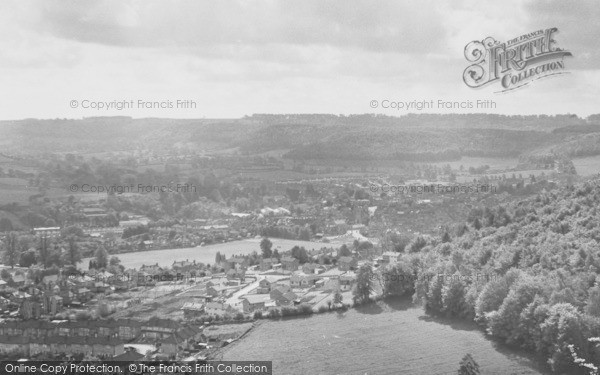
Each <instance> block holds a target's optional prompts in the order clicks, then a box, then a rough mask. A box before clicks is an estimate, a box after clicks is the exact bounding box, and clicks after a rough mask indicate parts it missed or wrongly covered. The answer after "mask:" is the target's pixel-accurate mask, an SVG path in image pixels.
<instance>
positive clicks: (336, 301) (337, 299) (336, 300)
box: [333, 290, 344, 305]
mask: <svg viewBox="0 0 600 375" xmlns="http://www.w3.org/2000/svg"><path fill="white" fill-rule="evenodd" d="M343 300H344V296H343V295H342V293H340V291H339V290H338V291H336V292H335V294H334V295H333V303H334V304H335V305H340V304H341V303H342V301H343Z"/></svg>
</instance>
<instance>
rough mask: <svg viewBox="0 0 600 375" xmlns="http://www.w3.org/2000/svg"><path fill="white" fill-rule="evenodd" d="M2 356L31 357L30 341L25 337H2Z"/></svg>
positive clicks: (0, 337)
mask: <svg viewBox="0 0 600 375" xmlns="http://www.w3.org/2000/svg"><path fill="white" fill-rule="evenodd" d="M0 354H4V355H9V354H13V355H14V354H21V355H23V356H28V355H29V339H28V338H27V337H25V336H4V335H1V336H0Z"/></svg>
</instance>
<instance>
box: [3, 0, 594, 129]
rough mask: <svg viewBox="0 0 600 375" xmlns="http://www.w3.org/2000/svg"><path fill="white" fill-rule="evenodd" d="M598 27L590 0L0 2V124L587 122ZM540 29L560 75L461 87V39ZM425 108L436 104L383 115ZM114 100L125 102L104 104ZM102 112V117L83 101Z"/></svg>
mask: <svg viewBox="0 0 600 375" xmlns="http://www.w3.org/2000/svg"><path fill="white" fill-rule="evenodd" d="M598 19H600V3H599V2H598V1H597V0H540V1H531V0H529V1H522V0H504V1H475V0H458V1H444V2H441V1H431V0H419V1H397V0H394V1H375V0H373V1H362V0H360V1H356V0H339V1H338V0H336V1H330V0H303V1H274V0H261V1H250V0H238V1H235V0H219V1H212V2H208V1H197V0H193V1H168V0H161V1H155V0H129V1H124V0H119V1H112V0H108V1H105V0H95V1H81V0H39V1H30V0H3V1H1V2H0V120H12V119H23V118H82V117H92V116H114V115H119V116H131V117H135V118H141V117H171V118H238V117H242V116H244V115H251V114H253V113H333V114H362V113H375V114H384V115H392V116H400V115H404V114H406V113H408V112H412V113H419V112H434V113H482V112H488V113H500V114H548V115H552V114H565V113H572V114H577V115H579V116H588V115H590V114H593V113H600V105H599V104H598V103H600V100H599V99H600V41H599V38H600V22H598V21H597V20H598ZM551 27H557V28H558V30H559V32H558V33H557V34H556V35H555V40H556V43H557V45H558V46H559V47H561V48H563V49H565V50H568V51H570V52H571V53H572V54H573V57H569V58H566V59H565V65H566V70H567V71H568V72H569V74H564V75H560V76H556V77H552V78H547V79H543V80H538V81H535V82H533V83H532V84H530V85H527V86H526V87H524V88H522V89H519V90H514V91H511V92H506V93H496V92H497V91H499V89H500V86H499V85H498V84H495V85H489V86H488V87H483V88H478V89H472V88H469V87H467V86H466V85H465V84H464V82H463V79H462V75H463V71H464V70H465V68H467V66H468V65H469V63H468V61H467V60H466V59H465V57H464V49H465V46H466V45H467V44H468V43H469V42H471V41H474V40H482V39H484V38H486V37H488V36H492V37H494V38H495V39H497V40H498V41H501V42H504V41H507V40H510V39H513V38H515V37H518V36H520V35H523V34H527V33H530V32H532V31H535V30H539V29H547V28H551ZM178 100H180V101H181V102H180V103H181V105H180V106H179V108H178V102H177V101H178ZM430 100H433V101H434V102H435V104H436V106H435V108H432V109H424V110H421V111H419V110H416V109H411V110H410V111H408V110H406V109H405V108H401V109H397V108H382V106H383V105H384V104H383V103H384V102H385V103H386V104H387V105H386V106H387V107H389V106H390V104H389V103H396V102H411V101H420V102H422V101H430ZM439 100H441V101H444V102H458V103H462V102H469V101H470V102H472V103H476V101H477V100H481V101H486V100H490V101H493V102H494V103H495V108H456V106H454V105H453V106H451V108H441V109H440V108H439V107H437V104H438V101H439ZM374 101H375V102H376V104H377V106H376V107H375V106H373V105H372V102H374ZM123 102H127V104H129V107H125V108H123V109H121V110H118V109H117V108H115V106H117V105H118V103H123ZM147 102H158V103H150V104H147ZM102 103H113V104H112V106H113V108H109V109H107V108H96V107H98V106H101V105H103V104H102ZM169 103H170V104H169ZM186 103H187V106H186ZM104 105H105V106H108V105H109V104H104ZM160 106H162V107H166V108H160ZM169 106H172V107H173V108H169Z"/></svg>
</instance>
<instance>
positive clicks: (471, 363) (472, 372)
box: [458, 354, 480, 375]
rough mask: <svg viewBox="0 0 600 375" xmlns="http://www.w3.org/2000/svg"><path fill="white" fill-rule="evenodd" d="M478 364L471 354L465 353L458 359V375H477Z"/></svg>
mask: <svg viewBox="0 0 600 375" xmlns="http://www.w3.org/2000/svg"><path fill="white" fill-rule="evenodd" d="M479 374H480V372H479V364H477V362H475V360H474V359H473V356H471V354H467V355H465V356H464V357H463V359H462V361H460V367H459V368H458V375H479Z"/></svg>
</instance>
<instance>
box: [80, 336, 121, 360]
mask: <svg viewBox="0 0 600 375" xmlns="http://www.w3.org/2000/svg"><path fill="white" fill-rule="evenodd" d="M87 344H88V346H91V348H92V354H93V355H95V356H97V357H100V358H102V357H114V356H116V355H121V354H123V353H124V352H125V348H124V347H123V342H122V341H121V340H119V339H117V338H115V337H88V338H87Z"/></svg>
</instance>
